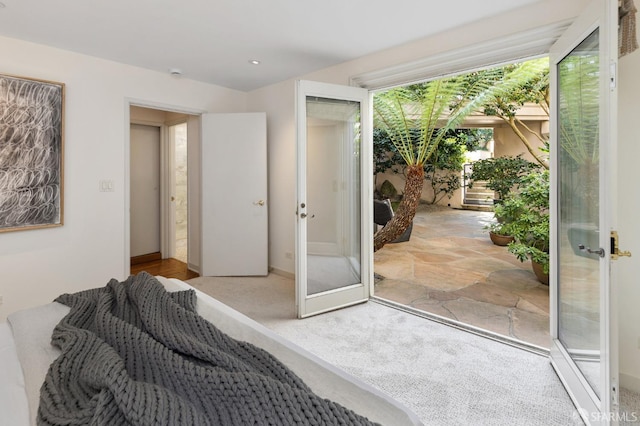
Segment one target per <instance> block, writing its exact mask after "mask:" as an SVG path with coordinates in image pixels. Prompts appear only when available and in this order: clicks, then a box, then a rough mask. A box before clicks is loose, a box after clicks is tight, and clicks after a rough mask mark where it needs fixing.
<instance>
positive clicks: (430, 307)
mask: <svg viewBox="0 0 640 426" xmlns="http://www.w3.org/2000/svg"><path fill="white" fill-rule="evenodd" d="M492 218H493V213H490V212H480V211H472V210H455V209H451V208H446V207H436V206H430V205H420V207H419V208H418V212H417V214H416V217H415V219H414V225H413V232H412V234H411V239H410V240H409V241H408V242H403V243H396V244H387V245H386V246H385V247H383V248H382V249H381V250H379V251H378V252H376V253H375V257H374V262H375V263H374V264H375V267H374V270H375V273H376V274H377V279H376V285H375V295H376V296H377V297H381V298H384V299H387V300H391V301H394V302H397V303H401V304H404V305H407V306H410V307H412V308H415V309H419V310H421V311H425V312H429V313H432V314H437V315H440V316H443V317H446V318H450V319H454V320H457V321H460V322H463V323H466V324H470V325H473V326H475V327H479V328H482V329H485V330H489V331H491V332H494V333H498V334H501V335H503V336H508V337H511V338H515V339H519V340H523V341H525V342H528V343H531V344H534V345H538V346H542V347H544V348H549V343H550V342H549V287H548V286H546V285H543V284H540V283H539V282H538V280H537V279H536V277H535V275H534V274H533V272H532V270H531V264H530V263H529V262H525V263H521V262H520V261H519V260H518V259H517V258H516V257H515V256H514V255H512V254H511V253H509V252H508V251H507V248H506V247H499V246H496V245H494V244H493V243H492V242H491V240H490V239H489V235H488V232H487V231H486V230H484V229H483V227H484V225H485V224H487V223H488V222H490V221H491V220H492ZM381 278H382V279H381Z"/></svg>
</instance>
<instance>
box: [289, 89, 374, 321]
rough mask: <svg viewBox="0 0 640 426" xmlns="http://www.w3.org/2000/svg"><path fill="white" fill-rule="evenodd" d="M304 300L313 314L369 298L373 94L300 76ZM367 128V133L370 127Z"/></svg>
mask: <svg viewBox="0 0 640 426" xmlns="http://www.w3.org/2000/svg"><path fill="white" fill-rule="evenodd" d="M297 90H298V93H297V120H298V124H297V125H298V142H297V144H298V182H297V184H298V206H297V210H298V226H297V245H296V260H297V262H296V295H297V297H296V300H297V305H298V316H299V317H301V318H302V317H306V316H309V315H313V314H316V313H321V312H326V311H328V310H332V309H336V308H338V307H343V306H347V305H350V304H354V303H359V302H362V301H366V300H367V299H368V297H369V293H370V282H371V278H370V274H371V271H372V268H371V263H372V255H371V253H370V252H371V245H370V240H371V230H372V229H373V225H372V224H371V226H369V225H370V219H369V216H370V213H371V209H370V208H369V207H367V206H368V204H371V203H370V202H368V201H367V200H369V201H370V200H371V194H370V190H369V187H370V186H371V185H370V179H368V178H363V176H365V177H368V176H370V174H371V173H370V163H371V162H370V161H369V159H370V150H369V148H368V145H369V144H368V143H365V141H366V139H365V138H366V137H368V136H367V135H368V134H369V130H368V127H367V125H368V124H367V123H368V122H369V120H368V117H369V114H370V113H369V110H368V96H369V95H368V92H367V91H366V90H364V89H358V88H353V87H342V86H335V85H327V84H321V83H315V82H308V81H300V82H298V87H297ZM363 129H366V131H363Z"/></svg>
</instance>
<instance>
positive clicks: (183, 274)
mask: <svg viewBox="0 0 640 426" xmlns="http://www.w3.org/2000/svg"><path fill="white" fill-rule="evenodd" d="M142 271H145V272H148V273H150V274H151V275H161V276H163V277H167V278H178V279H179V280H188V279H191V278H196V277H198V276H199V275H198V274H196V273H195V272H193V271H190V270H189V269H187V264H186V263H184V262H180V261H179V260H177V259H162V260H154V261H151V262H145V263H138V264H136V265H131V274H133V275H135V274H137V273H138V272H142Z"/></svg>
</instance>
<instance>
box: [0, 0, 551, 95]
mask: <svg viewBox="0 0 640 426" xmlns="http://www.w3.org/2000/svg"><path fill="white" fill-rule="evenodd" d="M536 1H539V0H483V1H478V0H448V1H435V0H315V1H313V0H180V1H169V0H111V1H96V0H0V2H2V4H4V5H5V6H6V7H0V35H3V36H7V37H12V38H19V39H23V40H28V41H33V42H36V43H41V44H45V45H50V46H54V47H59V48H62V49H66V50H71V51H76V52H80V53H84V54H87V55H91V56H97V57H101V58H106V59H110V60H114V61H117V62H122V63H126V64H131V65H136V66H139V67H143V68H148V69H152V70H157V71H160V72H168V71H169V69H171V68H178V69H180V70H182V72H183V76H184V77H185V78H191V79H194V80H199V81H203V82H208V83H213V84H217V85H221V86H225V87H229V88H233V89H238V90H244V91H249V90H253V89H256V88H259V87H263V86H266V85H269V84H272V83H275V82H278V81H282V80H286V79H288V78H292V77H297V76H301V75H304V74H306V73H308V72H311V71H315V70H318V69H322V68H325V67H328V66H331V65H335V64H338V63H342V62H345V61H348V60H351V59H355V58H357V57H360V56H364V55H367V54H369V53H373V52H376V51H380V50H383V49H387V48H390V47H393V46H397V45H401V44H404V43H407V42H410V41H413V40H417V39H421V38H424V37H426V36H429V35H431V34H435V33H438V32H441V31H444V30H448V29H451V28H455V27H458V26H461V25H464V24H465V23H468V22H472V21H475V20H479V19H482V18H484V17H487V16H490V15H494V14H498V13H502V12H505V11H507V10H510V9H514V8H518V7H521V6H524V5H527V4H530V3H535V2H536ZM250 59H258V60H260V61H261V64H260V65H258V66H256V65H251V64H250V63H249V60H250ZM1 71H2V70H1V69H0V72H1Z"/></svg>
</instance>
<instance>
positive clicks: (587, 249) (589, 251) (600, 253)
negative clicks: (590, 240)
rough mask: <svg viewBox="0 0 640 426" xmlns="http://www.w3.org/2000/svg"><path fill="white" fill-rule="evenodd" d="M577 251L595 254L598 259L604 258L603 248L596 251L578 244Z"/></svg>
mask: <svg viewBox="0 0 640 426" xmlns="http://www.w3.org/2000/svg"><path fill="white" fill-rule="evenodd" d="M578 249H580V251H584V252H587V253H590V254H597V255H598V256H600V257H604V249H603V248H599V249H598V250H593V249H590V248H589V247H585V246H584V244H580V245H578Z"/></svg>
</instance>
